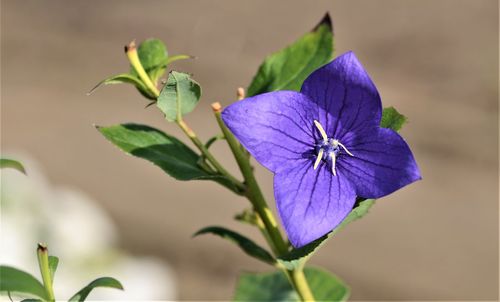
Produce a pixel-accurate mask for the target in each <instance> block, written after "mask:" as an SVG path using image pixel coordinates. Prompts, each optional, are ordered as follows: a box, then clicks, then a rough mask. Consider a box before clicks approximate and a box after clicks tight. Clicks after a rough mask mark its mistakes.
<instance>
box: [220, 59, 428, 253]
mask: <svg viewBox="0 0 500 302" xmlns="http://www.w3.org/2000/svg"><path fill="white" fill-rule="evenodd" d="M381 115H382V103H381V100H380V96H379V94H378V91H377V89H376V87H375V85H374V84H373V82H372V80H371V79H370V77H369V76H368V74H367V73H366V71H365V70H364V69H363V67H362V66H361V63H360V62H359V61H358V59H357V58H356V56H355V55H354V53H352V52H348V53H346V54H344V55H341V56H340V57H338V58H337V59H335V60H334V61H332V62H331V63H329V64H327V65H325V66H323V67H321V68H319V69H318V70H316V71H314V72H313V73H312V74H311V75H310V76H309V77H308V78H307V79H306V80H305V81H304V83H303V85H302V88H301V91H300V92H295V91H277V92H270V93H265V94H261V95H257V96H254V97H250V98H247V99H245V100H242V101H239V102H236V103H234V104H232V105H231V106H229V107H227V108H226V109H225V110H224V111H223V113H222V118H223V120H224V122H225V123H226V125H227V126H228V127H229V129H230V130H231V131H232V132H233V133H234V135H235V136H236V137H237V138H238V139H239V141H240V142H241V144H242V145H243V146H244V147H245V148H246V149H247V150H248V151H249V152H250V153H251V154H252V155H253V156H254V157H255V159H256V160H257V161H258V162H259V163H261V164H262V165H263V166H264V167H266V168H267V169H269V170H271V171H272V172H273V173H274V195H275V198H276V204H277V207H278V212H279V214H280V217H281V220H282V221H283V224H284V227H285V230H286V232H287V235H288V237H289V239H290V242H291V243H292V244H293V245H294V246H295V247H301V246H303V245H305V244H307V243H309V242H311V241H313V240H315V239H317V238H319V237H321V236H323V235H324V234H326V233H328V232H329V231H331V230H332V229H334V228H335V227H336V226H337V225H339V224H340V222H342V220H343V219H344V218H345V217H346V216H347V215H348V214H349V212H350V211H351V210H352V208H353V205H354V203H355V201H356V197H357V196H359V197H364V198H379V197H382V196H385V195H388V194H390V193H392V192H394V191H396V190H397V189H400V188H401V187H404V186H406V185H408V184H410V183H412V182H414V181H416V180H418V179H420V172H419V169H418V167H417V164H416V162H415V160H414V158H413V155H412V153H411V150H410V148H409V147H408V145H407V144H406V142H405V141H404V140H403V139H402V138H401V136H400V135H399V134H398V133H396V132H395V131H393V130H390V129H385V128H381V127H380V119H381Z"/></svg>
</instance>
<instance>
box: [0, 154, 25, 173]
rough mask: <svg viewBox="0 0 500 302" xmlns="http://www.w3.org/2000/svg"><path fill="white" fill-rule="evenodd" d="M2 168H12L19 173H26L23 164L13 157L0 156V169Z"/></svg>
mask: <svg viewBox="0 0 500 302" xmlns="http://www.w3.org/2000/svg"><path fill="white" fill-rule="evenodd" d="M4 168H10V169H14V170H17V171H19V172H21V173H24V174H26V170H25V169H24V166H23V164H22V163H21V162H19V161H17V160H14V159H8V158H0V169H4Z"/></svg>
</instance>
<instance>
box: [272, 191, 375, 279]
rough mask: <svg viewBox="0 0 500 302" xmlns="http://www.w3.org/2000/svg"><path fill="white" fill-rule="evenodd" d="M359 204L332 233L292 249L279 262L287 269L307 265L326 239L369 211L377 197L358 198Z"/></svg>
mask: <svg viewBox="0 0 500 302" xmlns="http://www.w3.org/2000/svg"><path fill="white" fill-rule="evenodd" d="M356 204H357V206H355V207H354V209H353V210H352V211H351V213H349V215H347V217H346V218H345V219H344V220H343V221H342V223H341V224H340V225H338V226H337V227H336V228H335V229H333V230H332V231H331V232H330V233H328V234H326V235H324V236H322V237H320V238H318V239H316V240H314V241H313V242H311V243H309V244H306V245H304V246H303V247H300V248H298V249H293V250H291V251H290V252H289V253H288V254H286V255H284V256H281V257H280V258H278V259H277V261H278V263H279V264H280V265H282V266H284V267H285V268H287V269H290V270H291V269H296V268H300V267H302V266H304V265H305V263H306V262H307V260H308V259H309V258H311V256H312V255H313V254H314V253H315V252H316V251H317V250H318V248H319V247H320V246H321V245H323V244H324V242H326V240H327V239H328V238H330V237H332V236H333V235H334V234H336V233H337V232H338V231H340V230H341V229H342V228H344V227H345V226H346V225H348V224H349V223H351V222H353V221H354V220H356V219H359V218H361V217H363V216H364V215H366V213H368V210H369V209H370V208H371V207H372V206H373V204H375V199H358V201H357V203H356Z"/></svg>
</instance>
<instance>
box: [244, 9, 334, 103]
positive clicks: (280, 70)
mask: <svg viewBox="0 0 500 302" xmlns="http://www.w3.org/2000/svg"><path fill="white" fill-rule="evenodd" d="M332 57H333V30H332V22H331V20H330V16H329V15H328V14H326V15H325V17H324V18H323V19H322V20H321V22H320V23H319V24H318V25H317V26H316V27H315V28H314V29H313V30H312V31H311V32H309V33H307V34H305V35H304V36H302V37H301V38H300V39H298V40H297V41H295V43H293V44H292V45H290V46H288V47H286V48H284V49H282V50H280V51H278V52H276V53H274V54H272V55H270V56H268V57H267V58H266V59H265V61H264V62H263V63H262V64H261V65H260V67H259V70H258V71H257V74H256V75H255V76H254V78H253V80H252V83H251V84H250V86H249V87H248V92H247V94H248V96H253V95H257V94H261V93H264V92H269V91H275V90H300V87H301V86H302V82H304V80H305V79H306V78H307V76H309V74H311V73H312V72H313V71H314V70H316V69H318V68H319V67H320V66H322V65H324V64H326V63H328V62H330V61H331V59H332Z"/></svg>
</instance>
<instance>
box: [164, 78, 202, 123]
mask: <svg viewBox="0 0 500 302" xmlns="http://www.w3.org/2000/svg"><path fill="white" fill-rule="evenodd" d="M200 97H201V87H200V85H199V84H198V83H196V82H195V81H194V80H193V79H191V78H190V76H189V75H188V74H186V73H181V72H177V71H172V72H171V73H170V74H169V75H168V80H167V84H166V85H165V86H164V87H163V89H162V90H161V93H160V96H159V97H158V102H157V103H156V105H157V106H158V108H160V110H161V111H162V112H163V113H164V114H165V119H166V120H167V121H169V122H174V121H180V120H181V119H182V116H183V115H185V114H187V113H189V112H191V111H193V109H194V108H195V107H196V104H198V101H199V100H200Z"/></svg>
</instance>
